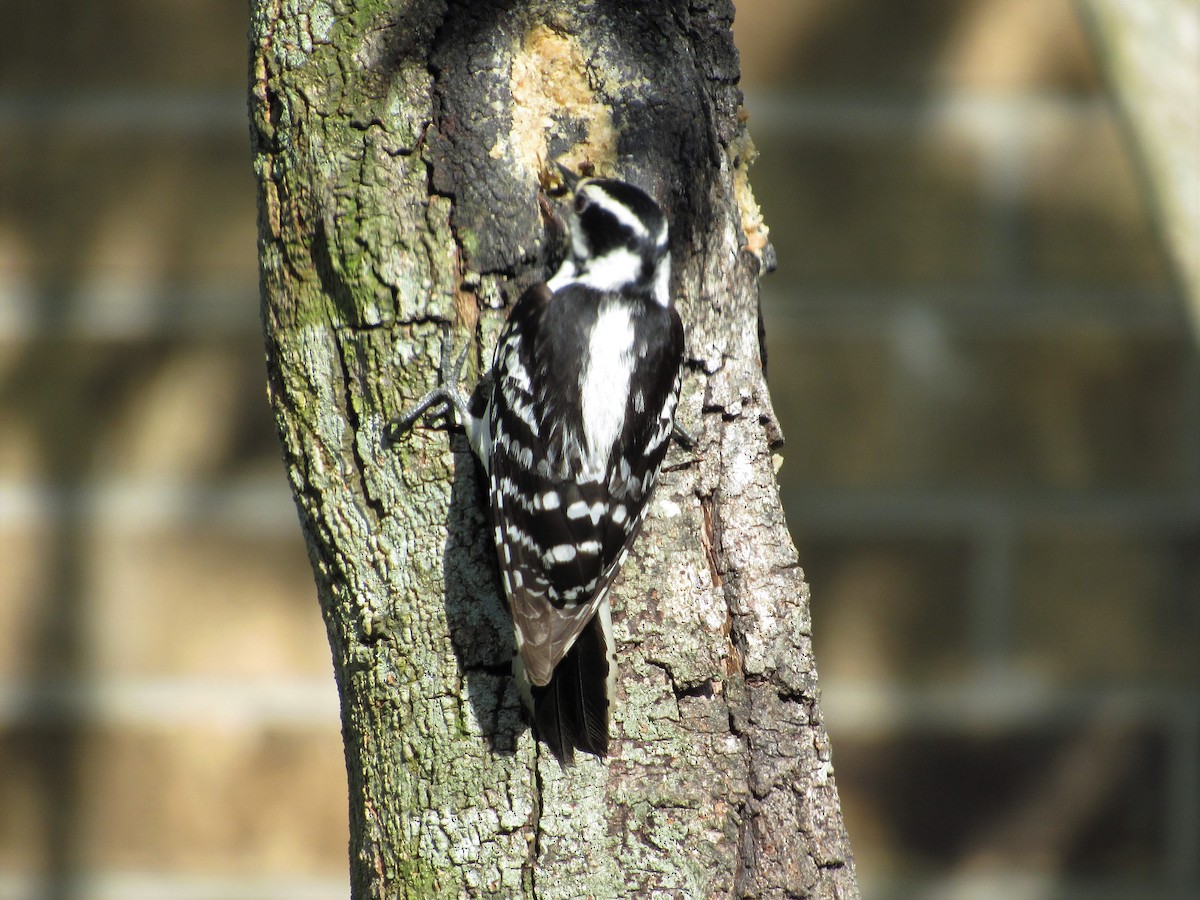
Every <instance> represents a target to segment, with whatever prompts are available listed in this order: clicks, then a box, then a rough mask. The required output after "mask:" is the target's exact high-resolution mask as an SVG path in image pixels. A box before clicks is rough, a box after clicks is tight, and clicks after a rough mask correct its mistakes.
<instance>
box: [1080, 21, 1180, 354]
mask: <svg viewBox="0 0 1200 900" xmlns="http://www.w3.org/2000/svg"><path fill="white" fill-rule="evenodd" d="M1080 5H1081V7H1082V9H1083V11H1084V12H1085V14H1086V15H1085V21H1087V22H1088V23H1089V24H1090V26H1091V31H1092V35H1093V37H1094V43H1095V45H1096V47H1097V49H1098V50H1099V57H1100V59H1101V61H1102V62H1103V63H1104V68H1105V72H1106V75H1107V77H1108V81H1109V84H1110V85H1111V86H1112V90H1113V95H1114V96H1115V97H1116V99H1117V102H1118V105H1119V107H1120V110H1121V113H1122V117H1123V119H1124V121H1125V123H1126V125H1127V126H1128V128H1129V130H1130V131H1131V133H1132V135H1133V137H1134V139H1135V143H1136V146H1137V148H1138V150H1139V151H1140V152H1139V156H1140V159H1141V161H1142V164H1143V169H1144V171H1145V173H1146V176H1147V177H1146V180H1147V182H1148V186H1149V188H1150V191H1149V194H1150V196H1151V197H1152V198H1153V199H1154V205H1155V211H1156V212H1157V213H1158V216H1159V219H1160V221H1161V222H1162V225H1163V231H1164V233H1165V235H1166V237H1167V242H1168V245H1169V246H1170V247H1171V249H1172V251H1173V252H1174V255H1175V260H1176V263H1177V266H1178V269H1179V274H1180V279H1181V281H1182V282H1183V287H1184V289H1185V292H1186V294H1187V297H1188V299H1189V301H1190V302H1191V306H1192V313H1193V319H1192V321H1193V324H1194V325H1195V327H1196V328H1197V330H1200V2H1197V0H1080Z"/></svg>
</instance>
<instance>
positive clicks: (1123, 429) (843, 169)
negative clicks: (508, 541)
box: [0, 0, 1200, 900]
mask: <svg viewBox="0 0 1200 900" xmlns="http://www.w3.org/2000/svg"><path fill="white" fill-rule="evenodd" d="M14 6H15V8H13V9H11V10H9V15H8V16H6V26H5V29H4V30H3V34H0V572H2V573H3V576H4V577H3V578H2V579H0V897H4V898H8V897H14V898H15V897H43V896H44V897H51V898H59V900H68V898H70V900H75V898H106V900H107V898H135V897H145V898H149V897H167V896H172V897H204V898H255V897H260V898H264V900H265V898H272V900H275V898H279V900H283V898H326V897H344V896H345V895H346V893H347V876H346V872H347V863H346V840H347V834H346V798H345V774H344V767H343V763H342V751H341V741H340V734H339V724H338V719H337V699H336V694H335V690H334V686H333V682H332V677H331V666H330V662H329V651H328V647H327V644H326V640H325V633H324V628H323V626H322V623H321V618H320V614H319V611H318V609H317V604H316V599H315V590H314V588H313V585H312V578H311V574H310V570H309V567H308V562H307V558H306V556H305V553H304V549H303V543H302V540H301V537H300V533H299V528H298V525H297V522H296V517H295V512H294V510H293V507H292V504H291V500H290V498H289V496H288V493H287V488H286V484H285V481H284V478H283V473H282V467H281V466H280V463H279V459H278V450H277V446H276V442H275V437H274V434H273V429H272V425H271V420H270V414H269V411H268V408H267V404H266V401H265V391H264V372H263V364H262V345H261V338H260V335H259V324H258V318H257V306H258V288H257V273H256V261H255V223H254V216H255V212H254V184H253V178H252V174H251V171H250V162H249V160H250V155H249V148H248V139H247V131H248V129H247V125H246V123H245V103H244V99H243V95H244V87H243V86H244V82H245V71H246V61H245V47H246V41H245V31H246V4H245V2H244V0H194V2H190V3H163V2H161V0H111V2H109V3H104V4H86V3H82V2H74V3H67V4H57V5H48V4H42V3H36V2H32V0H16V2H15V4H14ZM64 7H65V9H64ZM738 15H739V19H738V23H737V38H738V43H739V47H740V49H741V52H742V59H743V68H744V71H745V86H746V88H747V92H748V100H747V106H748V109H749V112H750V115H751V119H750V126H751V131H752V134H753V136H754V138H755V140H756V142H757V144H758V146H759V149H760V151H761V158H760V160H759V162H758V164H757V165H756V167H755V168H754V170H753V183H754V185H755V189H756V193H757V195H758V196H759V199H760V201H761V202H762V205H763V207H764V212H765V214H766V218H767V222H768V224H769V225H770V226H771V229H772V239H773V241H774V243H775V246H776V249H777V251H778V255H779V260H780V267H779V271H778V272H777V273H776V274H774V275H772V276H771V277H770V278H769V279H767V280H766V281H765V282H764V304H765V316H766V327H767V333H768V342H769V345H770V349H771V358H770V369H769V374H770V382H771V385H772V391H773V395H774V400H775V403H776V407H777V411H778V412H779V415H780V417H781V419H782V421H783V426H784V430H785V433H786V434H787V437H788V446H787V449H786V454H785V455H786V461H785V464H784V466H783V469H782V471H781V480H782V484H783V489H784V495H785V504H786V506H787V508H788V514H789V521H790V523H791V525H792V527H793V532H794V535H795V537H796V540H797V544H798V546H799V548H800V555H801V561H802V563H803V565H804V568H805V571H806V573H807V575H808V577H809V580H810V582H811V584H812V586H813V616H814V623H815V624H814V627H815V646H816V653H817V662H818V666H819V668H820V672H821V679H822V681H821V683H822V688H823V691H824V712H825V716H826V721H827V725H828V727H829V729H830V731H831V733H832V736H833V740H834V754H835V755H834V762H835V765H836V768H837V772H838V779H839V785H840V787H841V791H842V797H843V801H844V804H845V812H846V817H847V821H848V825H849V828H850V831H851V839H852V842H853V845H854V849H855V852H856V855H857V857H858V864H859V873H860V877H861V879H862V884H863V888H864V891H865V896H866V897H867V898H868V900H891V898H897V900H899V898H925V897H930V898H933V897H936V898H947V900H950V898H967V897H971V898H1010V897H1020V898H1027V900H1058V898H1088V900H1090V898H1102V900H1109V898H1111V900H1117V898H1120V900H1150V898H1155V900H1157V898H1179V900H1183V898H1185V897H1187V898H1190V897H1194V896H1197V895H1200V862H1198V857H1200V851H1198V849H1197V848H1200V366H1198V360H1197V347H1196V338H1195V331H1193V330H1191V328H1190V326H1189V323H1188V321H1187V319H1186V315H1185V312H1184V306H1183V303H1182V300H1181V298H1180V297H1179V295H1178V294H1177V290H1176V287H1175V280H1174V278H1173V273H1172V271H1171V268H1170V263H1169V261H1168V259H1167V257H1166V254H1165V252H1164V250H1163V247H1162V244H1161V242H1160V240H1159V239H1158V236H1157V235H1156V233H1155V228H1154V223H1153V219H1152V216H1151V208H1150V205H1149V204H1148V202H1147V200H1146V198H1145V197H1144V196H1143V193H1142V191H1141V186H1140V183H1139V179H1138V172H1137V166H1136V160H1135V158H1134V157H1133V156H1132V155H1131V153H1130V150H1129V147H1128V144H1127V142H1126V141H1125V139H1124V135H1123V134H1122V131H1121V128H1120V126H1119V123H1118V121H1117V120H1116V119H1115V118H1114V116H1113V113H1112V110H1111V108H1110V106H1109V104H1108V103H1107V101H1106V98H1105V94H1104V90H1103V86H1102V84H1101V82H1100V78H1099V75H1098V69H1097V67H1096V65H1095V63H1094V62H1093V60H1092V59H1091V57H1090V51H1089V48H1088V44H1087V41H1086V39H1085V36H1084V33H1083V31H1082V29H1081V27H1080V24H1079V23H1078V21H1077V20H1076V18H1075V16H1074V13H1073V7H1072V5H1071V3H1070V2H1069V0H920V2H916V3H908V4H888V3H870V2H866V0H841V2H836V3H835V2H823V3H818V2H815V0H803V2H802V0H755V2H751V0H746V2H743V3H740V4H739V13H738Z"/></svg>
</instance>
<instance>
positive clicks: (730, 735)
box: [250, 0, 858, 900]
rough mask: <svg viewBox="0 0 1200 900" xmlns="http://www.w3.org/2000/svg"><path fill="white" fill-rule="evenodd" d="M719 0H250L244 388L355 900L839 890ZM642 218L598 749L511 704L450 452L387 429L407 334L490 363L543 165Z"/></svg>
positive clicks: (488, 575) (476, 512)
mask: <svg viewBox="0 0 1200 900" xmlns="http://www.w3.org/2000/svg"><path fill="white" fill-rule="evenodd" d="M732 18H733V9H732V6H731V4H730V3H729V2H728V0H693V2H690V3H687V2H665V0H656V2H652V0H647V2H640V3H626V4H623V3H618V2H612V0H610V2H595V3H585V4H576V3H574V2H568V0H545V2H541V3H518V2H500V0H496V2H478V0H458V2H452V3H449V4H447V3H445V2H431V0H407V2H405V0H393V2H390V3H380V2H367V0H360V2H341V3H337V2H335V3H328V2H318V0H288V2H286V3H284V2H282V0H272V2H267V0H256V2H254V3H253V4H252V19H253V24H252V32H251V44H252V47H251V51H252V64H251V103H250V105H251V133H252V140H253V146H254V154H255V168H256V172H257V175H258V187H259V233H260V238H259V243H260V260H261V272H262V296H263V303H262V314H263V321H264V327H265V332H266V346H267V364H268V375H269V391H270V397H271V401H272V403H273V406H274V409H275V414H276V419H277V424H278V429H279V433H280V437H281V441H282V445H283V452H284V458H285V462H286V465H287V470H288V474H289V477H290V480H291V484H292V489H293V491H294V494H295V497H296V503H297V507H298V510H299V513H300V519H301V523H302V526H303V529H304V533H305V536H306V540H307V543H308V548H309V555H310V558H311V561H312V564H313V568H314V571H315V573H316V581H317V587H318V594H319V597H320V603H321V608H322V611H323V614H324V617H325V622H326V625H327V628H328V632H329V640H330V645H331V647H332V650H333V660H334V668H335V672H336V677H337V681H338V687H339V690H340V696H341V704H342V720H343V731H344V738H345V745H346V763H347V771H348V774H349V794H350V819H351V848H350V849H351V881H352V886H353V893H354V896H355V897H412V898H421V900H425V898H430V897H464V896H466V897H491V896H495V897H513V896H522V897H528V898H533V897H537V898H557V897H562V898H575V897H596V898H624V897H629V898H633V897H651V896H661V897H688V898H691V897H729V898H733V897H764V898H768V897H770V898H776V897H777V898H783V897H819V898H833V897H838V898H848V897H855V896H857V894H858V892H857V888H856V885H855V877H854V867H853V862H852V858H851V855H850V849H849V846H848V843H847V840H846V836H845V833H844V829H843V825H842V818H841V814H840V811H839V807H838V798H837V791H836V787H835V783H834V778H833V769H832V766H831V762H830V748H829V740H828V737H827V736H826V733H825V729H824V727H823V726H822V723H821V718H820V712H819V709H818V704H817V686H816V671H815V668H814V665H813V657H812V645H811V641H810V620H809V613H808V589H807V587H806V585H805V582H804V579H803V574H802V572H801V570H800V568H799V566H798V564H797V558H796V552H795V549H794V548H793V546H792V543H791V540H790V538H789V536H788V532H787V528H786V525H785V522H784V518H783V513H782V510H781V507H780V504H779V497H778V491H777V488H776V484H775V478H774V463H775V460H776V454H777V451H778V449H779V447H780V445H781V443H782V441H781V437H780V435H779V432H778V428H777V425H776V423H775V418H774V415H773V413H772V411H771V407H770V402H769V399H768V396H767V389H766V385H765V381H764V375H763V367H762V358H763V357H762V343H761V327H760V320H759V308H758V287H757V280H758V276H759V274H760V272H761V270H762V268H763V258H764V256H765V255H769V253H770V249H769V246H768V245H767V242H766V230H765V228H764V227H763V226H762V223H761V221H760V219H759V217H758V210H757V206H756V205H755V203H754V200H753V196H752V194H751V191H750V187H749V183H748V181H747V176H746V170H747V166H748V164H749V162H750V161H751V158H752V156H753V147H752V145H751V143H750V140H749V137H748V135H747V133H746V129H745V123H744V117H743V116H741V115H740V105H739V104H740V100H741V95H740V92H739V90H738V88H737V81H738V65H737V53H736V50H735V49H734V47H733V44H732V39H731V34H730V25H731V22H732ZM564 156H565V158H566V159H567V160H568V161H570V162H572V163H573V164H576V165H578V164H581V163H584V162H587V163H590V164H591V165H592V166H594V168H595V170H596V172H597V174H615V175H618V176H619V177H622V178H625V179H626V180H629V181H632V182H634V183H636V184H638V185H639V186H641V187H643V188H644V189H646V190H647V191H648V192H650V193H651V194H652V195H654V196H656V197H657V198H658V199H659V200H660V202H662V203H663V206H664V208H665V209H666V210H667V213H668V216H669V217H670V220H671V227H672V244H671V246H672V254H673V259H674V270H675V276H674V281H673V289H674V291H675V295H676V296H677V297H678V298H679V305H680V311H681V314H682V317H683V320H684V323H685V327H686V329H687V351H686V356H687V366H688V376H687V379H686V381H685V385H684V391H683V397H682V400H681V405H680V416H679V419H680V421H681V423H682V424H683V425H684V426H685V427H686V428H687V429H688V430H689V431H690V432H691V433H692V434H694V435H696V436H697V438H698V445H697V447H696V448H695V449H693V450H690V451H684V450H683V449H681V448H679V447H675V448H673V449H672V450H671V453H670V454H669V455H668V458H667V465H666V468H665V471H664V473H663V476H662V478H661V480H660V482H659V487H658V490H657V494H656V499H655V501H654V503H653V508H652V511H651V515H650V518H649V520H648V522H647V526H646V529H645V531H644V532H643V534H642V536H641V538H640V539H639V541H638V543H637V544H636V545H635V548H634V552H633V554H632V555H631V557H630V559H629V562H628V563H627V564H626V566H625V571H624V573H623V575H622V576H621V577H620V578H619V579H618V583H617V586H616V588H615V591H614V594H613V607H614V624H615V631H616V636H617V642H618V658H619V679H618V680H619V686H618V690H617V705H616V708H615V710H614V721H613V724H612V735H613V745H612V746H613V750H612V753H611V756H610V757H609V758H608V760H606V761H603V762H602V761H599V760H596V759H595V758H592V757H587V756H584V757H581V758H580V760H579V762H578V763H577V765H576V766H574V767H572V768H562V767H560V766H559V765H558V763H557V762H555V760H554V759H553V758H552V757H551V756H550V755H549V753H547V752H546V751H545V750H544V749H541V748H539V745H537V744H536V743H535V742H534V741H533V739H532V736H531V734H530V732H529V730H528V728H527V727H526V726H525V725H524V724H523V722H522V718H521V712H520V702H519V699H518V697H517V693H516V689H515V687H514V684H513V681H512V678H511V676H510V672H509V660H510V657H511V654H512V649H513V636H512V628H511V623H510V621H509V619H508V614H507V611H506V609H505V607H504V603H503V600H502V595H501V592H500V590H499V588H498V584H497V577H496V568H495V560H494V553H493V549H492V546H491V539H490V536H489V535H490V529H489V526H488V524H487V521H486V516H487V512H486V508H487V507H486V504H485V503H484V502H483V494H482V486H481V479H480V477H479V473H478V472H477V470H476V465H475V462H474V460H473V458H472V457H471V455H470V452H469V450H468V449H467V446H466V442H465V439H463V438H462V437H461V436H458V435H452V436H450V437H449V438H448V437H447V434H446V433H445V432H444V431H436V430H432V429H418V430H417V431H416V432H414V433H413V434H412V435H411V436H410V437H408V438H406V439H405V440H403V441H402V442H400V443H399V444H398V445H397V446H394V447H389V446H387V445H386V442H385V438H384V435H385V431H386V429H387V423H388V421H389V420H390V419H391V418H392V417H393V416H395V415H396V414H397V413H398V412H400V411H401V410H402V409H404V408H405V407H406V406H407V405H409V404H410V403H411V402H412V400H413V399H414V398H415V397H417V396H419V395H420V394H421V393H422V392H423V391H424V390H426V389H427V388H428V387H430V386H431V385H432V384H433V383H434V381H435V379H436V377H437V373H436V367H437V360H438V358H439V353H440V342H441V337H440V333H439V328H438V326H439V323H443V322H450V323H453V325H454V328H455V334H456V344H461V343H462V341H464V340H468V339H471V340H474V341H475V342H476V346H477V349H478V353H477V355H476V356H475V357H474V358H473V366H474V368H475V371H476V373H477V372H478V371H479V369H480V368H481V367H482V366H483V362H484V361H490V358H491V350H492V347H493V346H494V341H495V338H496V335H497V333H498V331H499V329H500V327H501V325H502V323H503V320H504V315H505V305H506V302H508V301H509V300H510V299H515V297H516V296H518V295H519V292H520V290H521V289H523V288H524V287H525V286H526V285H527V284H529V283H530V282H532V281H534V280H538V279H540V278H543V277H544V276H545V274H546V273H545V268H546V265H547V263H548V258H549V257H550V256H551V255H552V254H553V245H554V243H555V239H554V238H555V233H554V229H553V228H552V227H548V224H547V223H548V221H549V220H548V219H547V218H546V217H545V215H544V213H543V212H542V211H541V210H542V207H543V203H544V200H543V199H540V198H539V187H538V177H539V173H540V172H541V171H542V170H544V168H545V166H546V164H547V162H548V161H549V160H553V159H555V158H559V157H564Z"/></svg>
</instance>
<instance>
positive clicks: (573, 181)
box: [554, 162, 583, 194]
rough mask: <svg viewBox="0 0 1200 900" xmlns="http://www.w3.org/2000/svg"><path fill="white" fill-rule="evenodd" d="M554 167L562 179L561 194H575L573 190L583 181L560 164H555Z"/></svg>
mask: <svg viewBox="0 0 1200 900" xmlns="http://www.w3.org/2000/svg"><path fill="white" fill-rule="evenodd" d="M554 166H555V168H557V169H558V174H559V175H560V176H561V177H562V183H563V190H562V192H563V193H564V194H573V193H575V189H576V188H577V187H579V183H580V182H581V181H583V179H582V178H581V177H579V176H578V175H576V174H575V173H574V172H572V171H571V170H570V169H568V168H567V167H566V166H564V165H563V164H562V163H560V162H555V163H554Z"/></svg>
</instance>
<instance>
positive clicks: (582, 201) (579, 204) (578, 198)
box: [575, 191, 588, 213]
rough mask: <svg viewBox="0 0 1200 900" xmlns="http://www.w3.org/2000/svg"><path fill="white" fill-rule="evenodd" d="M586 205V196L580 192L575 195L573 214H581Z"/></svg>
mask: <svg viewBox="0 0 1200 900" xmlns="http://www.w3.org/2000/svg"><path fill="white" fill-rule="evenodd" d="M587 205H588V198H587V194H585V193H583V192H582V191H580V192H579V193H578V194H576V195H575V212H577V213H581V212H583V211H584V210H585V209H587Z"/></svg>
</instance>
